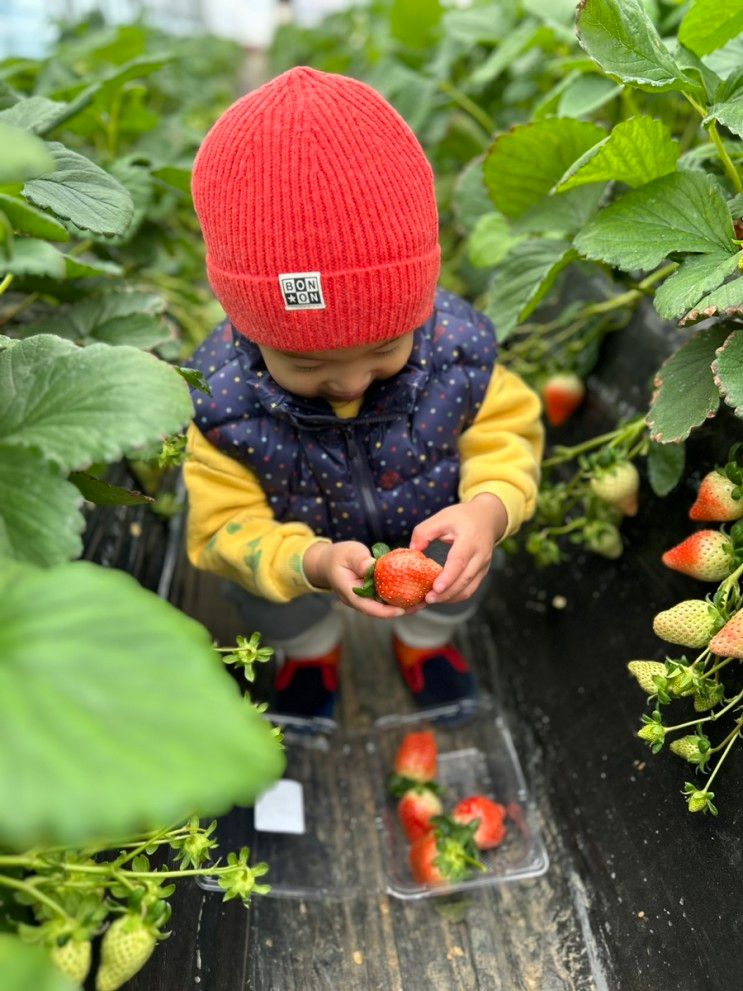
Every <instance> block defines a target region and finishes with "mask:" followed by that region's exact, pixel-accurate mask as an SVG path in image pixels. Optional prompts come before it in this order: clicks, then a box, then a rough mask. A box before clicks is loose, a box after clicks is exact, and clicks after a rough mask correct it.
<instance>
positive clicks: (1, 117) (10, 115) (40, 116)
mask: <svg viewBox="0 0 743 991" xmlns="http://www.w3.org/2000/svg"><path fill="white" fill-rule="evenodd" d="M66 109H67V105H66V104H64V103H57V102H56V101H55V100H48V99H47V98H46V97H45V96H30V97H28V99H26V100H19V101H18V103H16V104H14V105H13V106H12V107H9V108H8V109H7V110H3V111H0V121H2V123H3V124H12V125H13V126H14V127H22V128H24V129H25V130H26V131H31V132H32V133H33V134H43V133H44V132H45V131H46V130H48V129H49V126H50V124H51V123H52V122H54V121H56V120H57V119H58V118H59V116H60V114H61V112H62V111H64V110H66Z"/></svg>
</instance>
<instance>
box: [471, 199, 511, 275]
mask: <svg viewBox="0 0 743 991" xmlns="http://www.w3.org/2000/svg"><path fill="white" fill-rule="evenodd" d="M523 239H524V235H523V234H522V235H514V234H512V233H511V231H510V229H509V227H508V221H507V220H506V218H505V217H503V216H502V215H501V214H500V213H486V214H485V215H484V216H482V217H480V219H479V221H478V222H477V224H476V225H475V229H474V230H473V231H472V233H471V234H470V237H469V240H468V242H467V252H468V254H469V259H470V261H471V262H472V264H473V265H474V266H475V267H476V268H489V267H490V266H491V265H497V264H498V262H500V261H503V259H504V258H505V257H506V255H507V254H508V252H509V251H510V250H511V248H513V247H514V246H515V245H517V244H518V243H519V242H520V241H523Z"/></svg>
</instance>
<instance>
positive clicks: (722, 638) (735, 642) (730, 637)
mask: <svg viewBox="0 0 743 991" xmlns="http://www.w3.org/2000/svg"><path fill="white" fill-rule="evenodd" d="M709 649H710V650H711V651H712V653H713V654H717V655H719V656H720V657H737V658H738V660H740V661H743V610H741V611H740V612H737V613H736V614H735V615H734V616H733V618H732V619H729V620H728V621H727V623H725V625H724V626H723V628H722V629H721V630H720V632H719V633H717V634H715V636H714V637H712V639H711V640H710V642H709Z"/></svg>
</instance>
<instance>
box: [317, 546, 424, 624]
mask: <svg viewBox="0 0 743 991" xmlns="http://www.w3.org/2000/svg"><path fill="white" fill-rule="evenodd" d="M373 564H374V558H373V557H372V556H371V554H370V553H369V548H368V547H365V546H364V545H363V544H361V543H359V542H358V541H356V540H342V541H340V542H339V543H337V544H325V543H319V542H318V543H317V544H311V545H310V546H309V547H308V548H307V550H306V551H305V554H304V558H303V561H302V566H303V568H304V573H305V576H306V578H307V580H308V581H309V582H310V584H312V585H314V586H315V588H331V589H332V590H333V591H334V592H336V593H337V595H338V597H339V598H340V599H341V601H342V602H345V603H346V605H347V606H351V608H352V609H358V611H359V612H363V613H366V615H367V616H377V617H378V618H379V619H396V618H397V617H398V616H404V615H405V613H406V611H407V612H417V611H418V610H417V609H408V610H405V609H399V608H398V607H397V606H388V605H385V603H383V602H377V601H376V600H375V599H363V598H360V597H359V596H358V595H354V592H353V590H354V588H358V587H359V586H361V585H363V582H364V576H365V575H366V573H367V571H368V570H369V568H370V567H371V566H372V565H373Z"/></svg>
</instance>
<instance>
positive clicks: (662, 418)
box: [647, 325, 730, 444]
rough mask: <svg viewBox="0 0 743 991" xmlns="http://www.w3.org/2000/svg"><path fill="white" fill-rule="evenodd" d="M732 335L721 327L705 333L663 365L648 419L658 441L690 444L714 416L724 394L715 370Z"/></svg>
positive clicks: (659, 372)
mask: <svg viewBox="0 0 743 991" xmlns="http://www.w3.org/2000/svg"><path fill="white" fill-rule="evenodd" d="M729 333H730V331H729V328H725V327H723V326H720V325H718V326H716V327H710V328H708V329H707V330H701V331H699V333H698V334H697V335H696V337H693V338H692V339H691V340H690V341H687V343H686V344H682V346H681V347H680V348H679V349H678V351H676V352H675V354H673V355H671V357H670V358H668V360H667V361H665V362H664V364H663V365H661V367H660V370H659V371H658V374H657V376H656V379H655V385H656V392H655V394H654V396H653V399H652V402H651V404H650V412H649V413H648V416H647V423H648V426H649V427H650V432H651V436H652V439H653V440H654V441H657V442H660V443H663V444H669V443H672V442H675V441H679V440H686V438H687V437H688V436H689V434H690V433H691V431H692V430H693V429H694V428H695V427H698V426H699V425H700V424H702V423H704V421H705V420H706V419H708V418H709V417H711V416H714V414H715V412H716V411H717V407H718V406H719V405H720V393H719V391H718V389H717V386H716V385H715V383H714V380H713V378H712V367H711V366H712V362H713V360H714V358H715V352H716V351H717V349H718V348H719V347H720V346H721V345H722V343H723V342H724V341H725V339H726V337H727V336H728V334H729Z"/></svg>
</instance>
